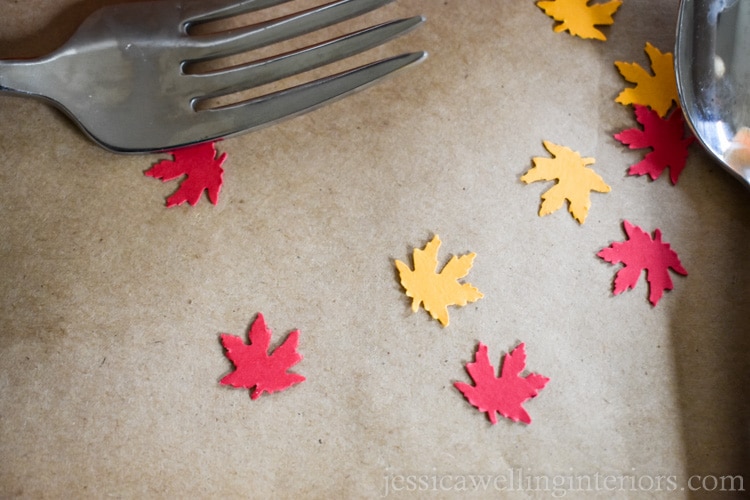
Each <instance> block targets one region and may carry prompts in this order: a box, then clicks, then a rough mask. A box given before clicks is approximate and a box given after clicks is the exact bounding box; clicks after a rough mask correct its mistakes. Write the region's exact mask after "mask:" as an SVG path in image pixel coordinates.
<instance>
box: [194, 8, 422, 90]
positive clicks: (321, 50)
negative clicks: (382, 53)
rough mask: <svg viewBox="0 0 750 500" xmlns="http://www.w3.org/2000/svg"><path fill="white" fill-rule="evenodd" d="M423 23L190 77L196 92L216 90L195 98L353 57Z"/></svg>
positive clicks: (411, 21) (416, 20)
mask: <svg viewBox="0 0 750 500" xmlns="http://www.w3.org/2000/svg"><path fill="white" fill-rule="evenodd" d="M423 22H424V18H423V17H422V16H415V17H412V18H408V19H401V20H399V21H392V22H389V23H384V24H381V25H379V26H373V27H371V28H367V29H364V30H361V31H358V32H356V33H351V34H349V35H345V36H342V37H340V38H337V39H334V40H330V41H328V42H324V43H321V44H319V45H315V46H312V47H307V48H305V49H302V50H299V51H297V52H291V53H289V54H284V55H281V56H278V57H275V58H273V59H268V60H263V61H259V62H257V63H253V64H248V65H246V66H239V67H236V68H231V69H228V70H225V71H219V72H214V73H209V74H203V75H189V77H190V78H191V79H194V81H193V84H194V87H195V88H196V89H207V88H211V89H213V90H212V91H210V92H207V93H205V94H204V95H202V96H201V97H199V98H198V99H196V102H200V101H202V100H205V99H210V98H213V97H217V96H221V95H226V94H231V93H233V92H238V91H241V90H247V89H250V88H254V87H259V86H261V85H265V84H267V83H271V82H274V81H277V80H281V79H282V78H287V77H289V76H292V75H296V74H299V73H303V72H305V71H308V70H311V69H314V68H318V67H320V66H324V65H326V64H329V63H332V62H334V61H338V60H341V59H344V58H347V57H350V56H352V55H354V54H358V53H360V52H363V51H365V50H368V49H371V48H373V47H377V46H378V45H381V44H383V43H385V42H387V41H388V40H391V39H393V38H395V37H397V36H399V35H403V34H404V33H406V32H408V31H410V30H412V29H414V28H415V27H417V26H419V25H420V24H422V23H423Z"/></svg>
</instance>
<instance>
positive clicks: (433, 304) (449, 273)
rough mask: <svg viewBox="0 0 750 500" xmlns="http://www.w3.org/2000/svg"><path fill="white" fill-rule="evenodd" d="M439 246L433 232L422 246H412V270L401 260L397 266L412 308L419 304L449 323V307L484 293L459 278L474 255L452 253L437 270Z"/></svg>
mask: <svg viewBox="0 0 750 500" xmlns="http://www.w3.org/2000/svg"><path fill="white" fill-rule="evenodd" d="M439 248H440V238H439V237H438V236H437V235H435V237H434V238H432V241H430V242H429V243H427V244H426V245H425V247H424V249H422V250H420V249H418V248H415V249H414V253H413V258H414V270H412V269H410V268H409V266H408V265H406V264H404V263H403V262H401V261H400V260H396V268H397V269H398V273H399V276H400V278H401V285H402V286H403V287H404V289H406V295H407V296H408V297H411V298H412V299H413V300H412V303H411V309H412V311H414V312H416V311H417V309H419V305H420V304H422V305H423V307H424V309H425V311H427V312H429V313H430V315H431V316H432V317H433V318H434V319H436V320H438V321H439V322H440V324H442V325H443V326H448V322H449V319H448V306H465V305H466V304H467V303H469V302H474V301H476V300H479V299H481V298H482V297H483V295H482V293H481V292H480V291H479V290H477V289H476V288H474V287H473V286H472V285H470V284H468V283H459V281H458V280H459V279H461V278H463V277H464V276H466V275H467V274H468V273H469V270H470V269H471V266H472V264H473V263H474V257H476V254H474V253H470V254H467V255H464V256H462V257H456V256H455V255H454V256H453V257H451V260H449V261H448V263H447V264H446V265H445V267H443V270H442V271H440V273H437V266H438V261H437V253H438V249H439Z"/></svg>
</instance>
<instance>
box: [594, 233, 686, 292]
mask: <svg viewBox="0 0 750 500" xmlns="http://www.w3.org/2000/svg"><path fill="white" fill-rule="evenodd" d="M623 226H624V227H625V233H626V234H627V236H628V239H627V240H626V241H623V242H616V243H612V244H611V245H610V246H609V247H607V248H604V249H602V250H600V251H599V253H597V254H596V255H597V256H599V257H601V258H602V259H604V260H606V261H607V262H609V263H611V264H618V263H620V262H622V263H623V264H624V267H623V268H622V269H620V270H619V271H617V274H616V275H615V283H614V294H615V295H618V294H620V293H622V292H624V291H626V290H628V289H630V288H635V285H636V283H637V282H638V278H640V276H641V272H642V271H644V270H645V271H646V280H647V281H648V284H649V290H650V291H649V296H648V300H649V302H651V304H652V305H654V306H655V305H656V304H658V303H659V299H661V297H662V295H663V294H664V290H672V288H673V286H674V285H673V284H672V278H671V277H670V276H669V270H670V269H671V270H672V271H674V272H676V273H678V274H681V275H683V276H687V271H686V270H685V268H684V267H682V264H681V263H680V259H679V257H678V256H677V253H676V252H675V251H674V250H672V249H671V248H670V246H669V243H664V242H662V240H661V231H660V230H659V229H656V230H655V231H654V237H653V239H652V238H651V235H650V234H648V233H647V232H645V231H644V230H643V229H641V228H640V227H638V226H634V225H633V224H631V223H630V222H628V221H627V220H626V221H624V222H623Z"/></svg>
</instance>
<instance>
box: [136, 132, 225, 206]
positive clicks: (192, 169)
mask: <svg viewBox="0 0 750 500" xmlns="http://www.w3.org/2000/svg"><path fill="white" fill-rule="evenodd" d="M170 154H171V155H172V158H173V159H172V160H162V161H160V162H158V163H157V164H155V165H154V166H153V167H151V168H150V169H148V170H146V172H144V174H145V175H146V176H148V177H153V178H155V179H161V181H162V182H167V181H171V180H174V179H177V178H178V177H182V176H185V179H184V180H183V181H182V182H181V183H180V185H179V187H178V188H177V190H176V191H175V192H174V193H173V194H172V195H171V196H169V197H168V198H167V207H173V206H176V205H181V204H182V203H185V202H188V203H189V204H190V205H191V206H195V205H196V204H197V203H198V200H200V198H201V195H202V194H203V191H206V193H207V194H208V199H209V201H210V202H211V203H213V204H214V205H216V203H218V201H219V192H220V191H221V184H222V182H223V175H224V169H223V168H221V166H222V165H223V164H224V161H225V160H226V158H227V154H226V153H222V154H221V156H219V157H218V158H217V157H216V146H215V144H214V143H213V142H206V143H202V144H198V145H195V146H189V147H186V148H180V149H176V150H174V151H171V152H170Z"/></svg>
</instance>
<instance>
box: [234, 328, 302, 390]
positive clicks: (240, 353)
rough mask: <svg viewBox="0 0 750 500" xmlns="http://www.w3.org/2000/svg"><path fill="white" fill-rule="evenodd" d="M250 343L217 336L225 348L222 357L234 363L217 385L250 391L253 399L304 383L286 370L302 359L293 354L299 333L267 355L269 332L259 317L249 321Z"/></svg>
mask: <svg viewBox="0 0 750 500" xmlns="http://www.w3.org/2000/svg"><path fill="white" fill-rule="evenodd" d="M248 339H249V340H250V344H245V343H244V342H243V341H242V339H241V338H240V337H236V336H234V335H228V334H226V333H222V334H221V344H222V345H223V346H224V348H225V349H226V353H225V354H226V357H227V358H229V360H230V361H231V362H232V363H233V364H234V366H235V370H234V371H233V372H232V373H230V374H229V375H227V376H225V377H224V378H222V379H221V382H220V383H221V384H223V385H231V386H232V387H242V388H245V389H252V388H253V387H254V388H255V390H253V391H252V393H251V394H250V397H251V398H252V399H257V398H258V397H259V396H260V395H261V394H263V392H267V393H269V394H270V393H272V392H277V391H283V390H284V389H287V388H288V387H290V386H292V385H294V384H298V383H300V382H302V381H304V380H305V377H303V376H302V375H298V374H296V373H289V372H288V371H287V370H288V369H290V368H291V367H292V366H294V365H296V364H297V363H299V362H300V361H301V360H302V356H301V355H300V354H299V353H298V352H297V343H298V341H299V330H294V331H293V332H291V333H290V334H289V335H288V336H287V338H286V340H284V343H283V344H281V345H280V346H279V347H277V348H276V349H275V350H274V351H273V353H272V354H270V355H269V354H268V348H269V346H270V344H271V331H270V330H269V329H268V328H267V327H266V322H265V320H264V319H263V315H262V314H258V317H257V318H256V319H255V321H254V322H253V324H252V326H251V327H250V331H249V332H248Z"/></svg>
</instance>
